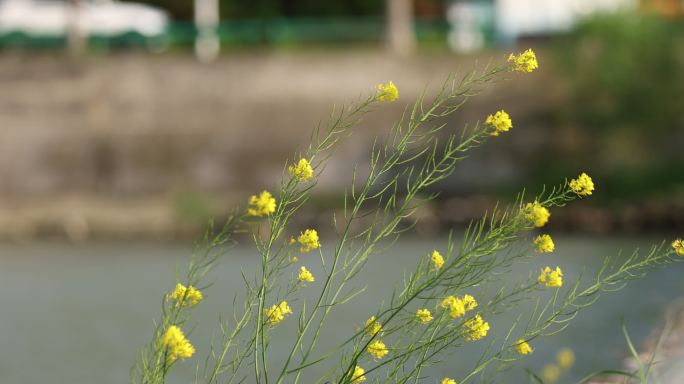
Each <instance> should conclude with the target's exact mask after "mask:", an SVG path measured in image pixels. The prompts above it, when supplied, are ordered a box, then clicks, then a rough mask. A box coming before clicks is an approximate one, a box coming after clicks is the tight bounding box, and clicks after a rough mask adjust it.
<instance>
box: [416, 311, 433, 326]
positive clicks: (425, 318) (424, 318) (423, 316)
mask: <svg viewBox="0 0 684 384" xmlns="http://www.w3.org/2000/svg"><path fill="white" fill-rule="evenodd" d="M416 317H417V318H418V320H420V322H421V323H423V324H427V323H429V322H431V321H432V319H433V317H432V313H430V310H429V309H425V308H423V309H419V310H417V311H416Z"/></svg>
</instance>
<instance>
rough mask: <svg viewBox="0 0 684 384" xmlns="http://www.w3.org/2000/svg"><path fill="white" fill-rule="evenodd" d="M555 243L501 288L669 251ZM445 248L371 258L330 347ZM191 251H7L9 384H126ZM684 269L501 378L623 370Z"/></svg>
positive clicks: (638, 286)
mask: <svg viewBox="0 0 684 384" xmlns="http://www.w3.org/2000/svg"><path fill="white" fill-rule="evenodd" d="M554 240H555V242H556V249H557V250H556V252H555V253H554V254H553V255H551V256H539V258H537V259H536V260H534V261H532V262H530V263H529V264H526V265H522V266H520V267H517V268H516V269H515V270H514V271H513V273H510V274H507V275H506V276H505V277H503V278H502V279H503V280H502V283H503V282H505V281H507V280H510V279H512V278H513V277H514V276H518V277H522V276H526V275H527V273H528V272H529V271H533V270H538V268H539V267H540V266H543V265H546V264H550V265H556V264H558V265H561V266H562V267H563V270H564V272H565V276H566V281H570V279H572V277H573V276H577V275H578V274H579V273H580V272H582V271H583V270H586V271H587V272H590V271H593V270H595V269H596V267H597V265H598V264H599V262H600V260H601V258H602V257H603V256H605V255H609V254H610V255H615V254H616V253H617V251H618V250H619V249H623V250H624V251H625V252H626V253H629V252H631V250H632V249H634V248H635V247H643V248H647V247H648V245H649V244H651V243H653V242H657V241H660V239H655V238H634V237H615V236H613V237H589V236H569V235H566V236H555V237H554ZM443 244H444V241H443V240H405V241H402V242H400V243H398V244H397V245H395V246H394V247H392V248H391V249H389V250H388V251H387V252H386V253H385V254H383V255H380V256H378V257H377V258H375V259H374V260H372V261H371V262H370V263H369V264H368V265H367V266H366V268H365V269H364V272H363V273H362V274H361V276H359V279H360V281H363V282H366V283H367V284H366V290H365V291H364V293H363V294H362V295H360V296H359V297H358V298H357V299H356V301H354V304H353V305H348V306H346V307H345V308H344V310H343V311H339V313H338V314H336V315H335V316H333V317H332V318H331V321H332V323H331V325H332V327H331V328H330V329H332V330H335V329H337V330H339V331H337V332H334V331H330V329H329V330H328V331H327V333H326V334H325V335H324V338H325V339H326V340H329V342H330V343H333V342H334V340H338V339H341V338H342V337H344V336H346V335H348V334H349V332H353V331H354V329H355V328H356V327H358V326H359V325H360V323H362V322H363V320H364V319H365V318H367V317H368V314H369V313H372V312H374V308H375V307H376V306H377V305H378V303H379V302H380V300H379V297H381V296H382V294H387V293H389V292H390V291H391V289H392V284H393V283H392V282H399V281H401V278H402V276H403V273H404V271H405V270H407V269H408V268H410V266H412V265H413V264H414V263H415V262H416V258H417V257H420V256H421V255H425V254H427V253H428V252H429V251H431V250H432V249H433V248H438V249H439V248H440V245H442V247H443ZM188 252H189V247H188V246H186V245H178V244H167V243H165V244H162V243H142V242H141V243H124V242H121V243H85V244H77V245H74V244H65V243H45V242H44V243H30V244H1V245H0V285H1V286H2V289H1V290H0V304H1V306H2V311H1V312H0V383H17V384H20V383H50V384H92V383H97V384H110V383H111V384H115V383H116V384H119V383H125V382H128V379H129V369H130V366H131V364H132V362H133V360H134V358H135V354H136V353H137V351H138V350H139V348H140V347H141V346H142V345H143V344H144V343H146V342H147V341H148V339H149V335H150V332H151V330H152V328H153V321H154V319H155V318H157V316H158V312H159V308H160V304H161V298H162V297H163V295H164V293H165V292H166V291H168V290H170V289H172V288H173V286H174V284H175V275H176V273H177V271H179V270H182V268H183V267H184V263H185V261H186V260H187V255H188ZM305 257H310V256H305ZM311 257H312V258H311V259H309V260H308V262H307V264H310V265H312V267H311V269H312V271H313V272H314V274H316V273H317V272H319V271H320V269H318V268H316V267H315V265H316V262H315V261H314V260H315V258H313V256H311ZM257 259H258V257H257V256H256V255H255V254H254V251H252V250H251V249H250V248H244V247H236V248H234V249H232V250H231V251H230V253H229V254H228V255H227V256H226V257H225V258H224V259H223V260H222V262H221V264H220V266H219V267H218V268H217V270H216V271H215V272H214V273H213V274H212V275H211V281H213V282H214V285H213V286H212V287H211V288H210V289H209V290H208V292H207V298H206V300H205V301H204V302H203V303H202V304H201V305H200V306H198V307H197V309H196V317H195V318H194V321H193V323H192V324H193V326H194V329H193V331H192V334H191V339H192V340H193V343H195V344H196V345H197V347H198V355H197V356H202V357H204V356H206V351H207V346H208V342H209V340H210V339H211V337H212V334H214V333H216V332H217V326H216V325H217V324H218V319H219V317H218V313H219V312H222V313H223V314H226V313H230V303H231V301H232V298H233V295H234V294H235V293H236V292H240V288H241V280H240V274H239V270H240V268H244V269H246V270H250V268H254V267H255V266H256V262H257ZM683 267H684V266H683V265H674V266H671V267H668V268H663V269H659V270H655V271H652V272H651V273H650V274H649V275H648V276H647V277H645V278H643V279H640V280H638V281H634V282H632V283H631V284H630V285H629V286H627V287H626V288H624V289H622V290H621V291H619V292H614V293H607V294H606V295H605V296H603V297H602V298H601V299H600V300H599V301H598V303H596V304H595V305H593V306H592V307H591V308H589V309H587V310H585V311H584V312H582V313H581V314H580V315H579V316H578V317H577V318H576V319H575V321H574V322H573V323H572V325H571V326H570V328H569V329H567V330H566V331H564V332H562V333H560V334H558V335H555V336H552V337H549V338H546V339H542V340H536V341H535V343H534V347H535V349H536V350H535V353H533V354H532V355H531V356H530V357H529V358H526V359H525V360H523V361H522V362H521V363H519V364H518V365H517V366H516V368H513V369H512V370H510V371H508V372H505V373H503V374H502V375H501V376H500V377H499V380H497V382H502V383H518V382H521V383H524V382H526V381H525V379H524V377H525V376H524V372H523V369H522V368H529V369H531V370H533V371H535V372H538V371H539V370H541V368H542V367H543V366H544V365H545V364H547V363H549V362H552V361H553V356H554V355H555V353H556V351H557V350H558V349H559V348H561V347H569V348H571V349H573V350H574V351H575V353H576V355H577V363H576V365H575V367H574V368H573V369H572V370H571V371H570V372H568V373H566V374H565V375H564V376H563V377H562V379H561V380H560V381H559V382H560V383H563V382H573V381H576V380H577V379H578V378H580V377H583V376H584V375H585V374H587V373H589V372H592V371H595V370H602V369H612V368H619V367H620V361H621V359H622V358H624V357H625V356H626V352H625V351H626V344H625V341H624V338H623V336H622V333H621V330H620V324H621V319H624V321H625V323H626V325H627V328H628V330H629V332H630V334H631V336H632V337H633V338H634V340H635V341H636V342H637V343H639V342H642V341H643V340H644V339H645V338H646V337H647V336H648V335H649V334H650V333H651V332H652V330H653V329H657V328H658V327H660V324H661V322H660V320H661V318H662V311H663V310H664V309H665V307H666V306H667V305H668V303H670V302H671V301H673V300H674V299H676V298H678V297H680V296H682V294H683V293H684V279H682V278H681V276H682V271H683V269H682V268H683ZM317 283H319V282H316V283H314V284H317ZM359 286H360V285H359ZM513 317H514V316H513V315H511V316H509V317H507V316H506V315H504V316H503V317H502V318H501V319H499V320H496V321H493V322H492V328H493V332H492V333H491V337H497V336H501V332H500V331H499V332H497V324H505V323H506V322H507V321H510V320H512V318H513ZM289 320H290V322H291V323H292V324H290V325H285V326H284V327H283V329H282V330H281V331H280V333H278V330H276V331H274V332H273V341H272V345H273V346H272V348H273V351H274V352H273V353H274V354H275V355H281V356H282V353H283V352H284V349H282V347H278V345H279V342H281V341H282V342H284V341H285V340H286V339H287V337H288V336H289V335H290V333H289V330H291V329H293V328H291V327H292V326H293V324H294V323H295V322H296V320H295V318H294V317H292V318H291V319H289ZM499 322H500V323H499ZM504 326H505V325H502V326H501V327H499V329H500V328H503V327H504ZM288 327H290V328H289V329H288ZM323 346H325V342H324V343H323ZM473 348H474V350H473V351H470V352H468V350H467V349H466V350H464V351H463V353H462V355H459V354H458V353H457V354H454V355H450V356H448V357H447V358H446V359H445V361H444V363H442V364H440V365H438V366H435V367H434V368H432V369H430V370H428V371H427V374H428V376H429V378H428V379H426V380H425V382H426V383H433V382H437V378H439V377H441V376H442V375H449V376H453V377H455V378H456V379H459V377H461V375H462V374H463V372H465V371H466V370H467V368H468V367H469V364H471V363H472V361H473V357H472V356H474V355H475V353H476V352H477V348H480V347H477V346H475V347H473ZM276 357H277V356H276ZM198 361H201V359H200V358H193V359H190V360H187V361H185V362H182V363H181V366H180V369H179V370H178V371H177V374H176V375H174V377H173V378H172V380H170V382H171V383H189V382H193V368H194V366H195V364H196V363H197V362H198ZM459 382H460V380H459ZM472 382H479V380H475V381H472Z"/></svg>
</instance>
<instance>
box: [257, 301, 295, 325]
mask: <svg viewBox="0 0 684 384" xmlns="http://www.w3.org/2000/svg"><path fill="white" fill-rule="evenodd" d="M264 314H265V315H266V323H267V324H268V325H271V326H274V325H278V323H280V322H281V321H283V320H284V319H285V316H287V315H289V314H292V309H290V306H289V305H287V301H281V302H280V304H278V305H275V304H274V305H273V306H271V308H268V309H264Z"/></svg>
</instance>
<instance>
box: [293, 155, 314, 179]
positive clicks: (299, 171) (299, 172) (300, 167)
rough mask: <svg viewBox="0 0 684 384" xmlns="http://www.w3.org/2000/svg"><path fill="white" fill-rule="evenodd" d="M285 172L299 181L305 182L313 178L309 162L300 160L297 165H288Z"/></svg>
mask: <svg viewBox="0 0 684 384" xmlns="http://www.w3.org/2000/svg"><path fill="white" fill-rule="evenodd" d="M287 171H288V172H289V173H290V174H291V175H292V176H294V177H296V178H297V180H299V181H307V180H309V179H311V178H312V177H313V173H314V170H313V168H312V167H311V164H310V163H309V160H307V159H304V158H301V159H299V162H298V163H297V165H290V166H289V167H288V168H287Z"/></svg>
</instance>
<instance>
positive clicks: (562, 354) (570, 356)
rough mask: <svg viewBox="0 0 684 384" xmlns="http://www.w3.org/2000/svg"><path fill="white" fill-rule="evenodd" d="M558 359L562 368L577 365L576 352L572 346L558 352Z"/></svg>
mask: <svg viewBox="0 0 684 384" xmlns="http://www.w3.org/2000/svg"><path fill="white" fill-rule="evenodd" d="M556 361H557V362H558V365H560V367H561V368H563V369H565V370H568V369H570V368H572V366H573V365H575V352H573V351H572V349H570V348H563V349H561V350H560V351H558V353H557V354H556Z"/></svg>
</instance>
